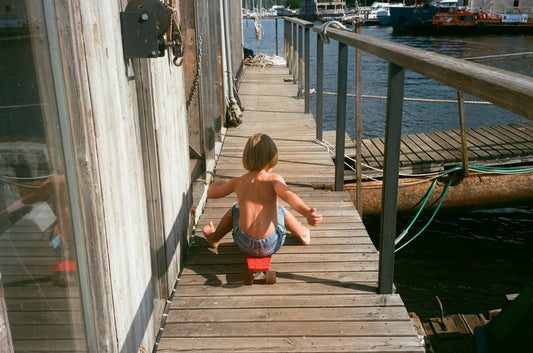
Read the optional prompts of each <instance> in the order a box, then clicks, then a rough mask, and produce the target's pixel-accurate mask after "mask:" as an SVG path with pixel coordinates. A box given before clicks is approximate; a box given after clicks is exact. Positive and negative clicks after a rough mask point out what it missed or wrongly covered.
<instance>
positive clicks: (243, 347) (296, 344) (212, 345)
mask: <svg viewBox="0 0 533 353" xmlns="http://www.w3.org/2000/svg"><path fill="white" fill-rule="evenodd" d="M419 345H420V343H419V342H417V340H416V339H414V338H413V337H365V338H364V339H362V338H361V337H343V338H342V339H339V338H338V337H314V336H311V337H308V336H302V337H275V336H272V337H268V338H264V337H257V338H254V337H229V338H227V337H215V338H212V337H208V338H206V337H201V338H200V337H198V338H197V337H192V338H180V337H176V338H173V339H172V341H169V340H167V341H165V342H161V343H160V344H159V347H158V350H157V351H158V352H161V353H171V352H198V351H201V352H206V353H219V352H221V351H231V352H346V350H347V349H349V350H350V352H354V353H357V352H372V353H378V352H382V353H385V352H387V353H390V352H403V353H409V352H420V350H419Z"/></svg>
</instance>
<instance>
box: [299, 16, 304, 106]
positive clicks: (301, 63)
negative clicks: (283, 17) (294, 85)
mask: <svg viewBox="0 0 533 353" xmlns="http://www.w3.org/2000/svg"><path fill="white" fill-rule="evenodd" d="M303 46H304V41H303V27H302V26H301V25H298V94H297V96H298V98H303V93H304V87H303V84H304V82H303V81H304V72H303V71H304V50H303V49H304V48H303Z"/></svg>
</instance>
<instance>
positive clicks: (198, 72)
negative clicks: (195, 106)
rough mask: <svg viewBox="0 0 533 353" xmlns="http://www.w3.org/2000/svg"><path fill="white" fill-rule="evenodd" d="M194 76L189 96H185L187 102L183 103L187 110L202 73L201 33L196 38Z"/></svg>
mask: <svg viewBox="0 0 533 353" xmlns="http://www.w3.org/2000/svg"><path fill="white" fill-rule="evenodd" d="M196 68H197V69H196V76H195V77H194V81H193V83H192V88H191V92H190V93H189V98H187V103H186V104H185V108H186V109H187V111H189V109H190V108H191V104H192V100H193V99H194V96H195V95H196V92H197V91H198V82H199V81H200V76H201V74H202V35H201V34H200V35H199V38H198V60H197V61H196Z"/></svg>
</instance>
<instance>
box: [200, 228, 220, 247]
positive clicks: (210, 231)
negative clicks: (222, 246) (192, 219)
mask: <svg viewBox="0 0 533 353" xmlns="http://www.w3.org/2000/svg"><path fill="white" fill-rule="evenodd" d="M202 232H203V233H204V236H205V239H206V240H207V244H208V245H209V247H210V248H215V249H216V248H217V247H218V242H219V241H220V239H217V237H216V235H215V226H214V225H213V222H209V224H207V225H205V226H204V227H203V228H202Z"/></svg>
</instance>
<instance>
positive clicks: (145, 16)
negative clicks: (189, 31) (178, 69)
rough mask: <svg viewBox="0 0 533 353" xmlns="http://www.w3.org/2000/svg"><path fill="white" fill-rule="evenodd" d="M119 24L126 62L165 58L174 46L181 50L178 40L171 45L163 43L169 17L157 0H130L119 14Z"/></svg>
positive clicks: (170, 22)
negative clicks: (135, 59)
mask: <svg viewBox="0 0 533 353" xmlns="http://www.w3.org/2000/svg"><path fill="white" fill-rule="evenodd" d="M120 23H121V28H122V46H123V48H124V56H125V57H126V58H156V57H162V56H165V51H166V49H167V48H169V47H172V48H173V52H175V51H176V49H175V48H174V47H176V46H179V48H180V49H181V38H180V36H178V35H175V38H174V39H173V40H172V41H170V42H169V41H167V39H166V36H167V30H168V29H169V27H170V26H172V19H171V13H170V10H169V9H168V8H167V7H166V6H165V5H164V4H163V3H161V2H160V1H159V0H131V1H130V2H129V3H128V5H127V6H126V10H125V11H123V12H121V13H120ZM180 54H182V53H181V52H180Z"/></svg>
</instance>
